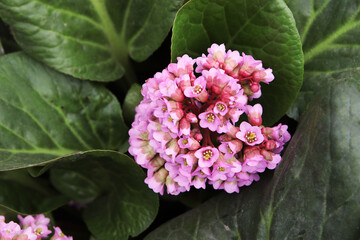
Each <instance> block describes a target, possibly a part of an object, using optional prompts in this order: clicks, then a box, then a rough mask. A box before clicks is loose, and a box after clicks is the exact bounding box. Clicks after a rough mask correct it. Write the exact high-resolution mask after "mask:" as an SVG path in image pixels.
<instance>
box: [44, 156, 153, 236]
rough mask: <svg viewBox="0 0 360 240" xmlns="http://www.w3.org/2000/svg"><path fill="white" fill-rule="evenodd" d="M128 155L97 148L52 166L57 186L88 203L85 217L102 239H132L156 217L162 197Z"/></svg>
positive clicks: (52, 174)
mask: <svg viewBox="0 0 360 240" xmlns="http://www.w3.org/2000/svg"><path fill="white" fill-rule="evenodd" d="M144 179H145V174H144V172H143V171H142V169H141V168H140V167H139V166H138V165H137V164H136V163H135V161H134V160H132V159H131V158H129V157H128V156H126V155H124V154H121V153H118V152H113V151H94V152H89V153H86V154H79V155H73V156H71V157H67V158H64V159H62V161H61V162H58V164H56V165H55V166H54V167H53V168H52V169H51V180H52V183H53V185H54V186H55V187H56V188H57V189H58V190H59V191H61V192H63V193H64V194H65V195H67V196H68V197H69V198H71V199H75V200H77V201H82V202H88V201H89V200H90V199H91V198H96V199H95V200H94V201H92V202H91V203H89V204H88V205H86V207H85V209H84V220H85V222H86V224H87V225H88V228H89V230H90V231H91V232H92V233H93V234H94V236H96V237H97V238H98V239H119V240H121V239H128V236H136V235H138V234H140V233H141V232H142V231H144V230H145V229H146V228H147V227H148V226H149V225H150V223H151V222H152V221H153V220H154V218H155V216H156V214H157V210H158V197H157V195H156V194H155V193H154V192H153V191H152V190H150V189H149V188H148V187H147V185H146V184H145V183H144Z"/></svg>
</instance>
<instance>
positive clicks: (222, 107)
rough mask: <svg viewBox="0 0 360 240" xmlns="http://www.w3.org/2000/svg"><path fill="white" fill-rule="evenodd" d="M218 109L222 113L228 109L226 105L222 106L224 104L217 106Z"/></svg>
mask: <svg viewBox="0 0 360 240" xmlns="http://www.w3.org/2000/svg"><path fill="white" fill-rule="evenodd" d="M216 107H217V109H218V110H219V111H220V112H222V111H224V110H225V109H226V107H225V105H224V104H222V103H218V104H216Z"/></svg>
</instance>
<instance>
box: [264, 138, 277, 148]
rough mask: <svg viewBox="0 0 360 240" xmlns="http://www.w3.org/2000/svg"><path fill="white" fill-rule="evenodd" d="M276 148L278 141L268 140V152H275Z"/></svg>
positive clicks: (266, 144) (266, 145) (266, 146)
mask: <svg viewBox="0 0 360 240" xmlns="http://www.w3.org/2000/svg"><path fill="white" fill-rule="evenodd" d="M275 148H276V141H274V140H268V141H267V142H266V143H265V149H266V150H274V149H275Z"/></svg>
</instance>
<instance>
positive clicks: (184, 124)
mask: <svg viewBox="0 0 360 240" xmlns="http://www.w3.org/2000/svg"><path fill="white" fill-rule="evenodd" d="M180 134H181V135H185V136H187V135H190V122H189V121H188V120H187V119H186V118H182V119H181V120H180Z"/></svg>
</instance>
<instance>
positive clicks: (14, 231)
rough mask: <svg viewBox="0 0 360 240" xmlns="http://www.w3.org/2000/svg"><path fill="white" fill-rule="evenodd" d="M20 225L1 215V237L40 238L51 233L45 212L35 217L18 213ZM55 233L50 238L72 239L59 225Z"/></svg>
mask: <svg viewBox="0 0 360 240" xmlns="http://www.w3.org/2000/svg"><path fill="white" fill-rule="evenodd" d="M18 218H19V220H20V225H19V224H17V223H15V222H13V221H11V222H9V223H6V222H5V217H4V216H0V239H1V240H38V239H45V238H47V237H48V235H49V234H50V233H51V231H50V230H49V229H48V224H49V222H50V219H49V218H46V217H45V216H44V215H43V214H40V215H36V216H35V217H33V216H31V215H28V216H26V217H25V218H23V217H22V216H20V215H18ZM54 230H55V233H54V235H53V236H52V237H51V238H50V240H72V237H67V236H65V235H64V233H63V232H62V231H61V229H60V228H59V227H54Z"/></svg>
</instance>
